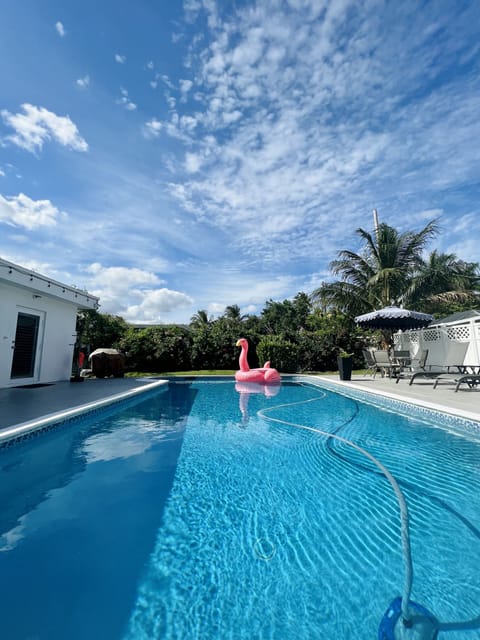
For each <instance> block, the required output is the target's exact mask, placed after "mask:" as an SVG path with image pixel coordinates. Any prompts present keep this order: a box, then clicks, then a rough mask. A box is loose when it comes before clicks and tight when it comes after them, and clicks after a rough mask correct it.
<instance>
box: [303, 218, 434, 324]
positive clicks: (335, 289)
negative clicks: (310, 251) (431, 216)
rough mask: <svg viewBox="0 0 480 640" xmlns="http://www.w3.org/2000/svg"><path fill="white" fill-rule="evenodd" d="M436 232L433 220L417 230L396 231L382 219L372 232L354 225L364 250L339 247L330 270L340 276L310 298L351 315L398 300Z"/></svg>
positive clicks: (402, 295)
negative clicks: (356, 250) (382, 221)
mask: <svg viewBox="0 0 480 640" xmlns="http://www.w3.org/2000/svg"><path fill="white" fill-rule="evenodd" d="M437 232H438V224H437V221H436V220H432V221H430V222H429V223H428V224H427V225H426V226H425V227H424V228H423V229H422V230H421V231H418V232H414V231H406V232H404V233H399V232H398V231H397V230H396V229H395V228H394V227H391V226H389V225H387V224H385V223H382V224H380V225H378V228H377V229H376V231H375V233H374V234H373V235H372V234H371V233H368V232H367V231H365V230H364V229H361V228H360V229H357V234H358V235H359V236H360V238H361V239H362V241H363V243H364V248H363V251H362V252H361V253H355V252H353V251H349V250H344V251H340V252H339V254H338V256H339V257H338V259H336V260H333V262H332V263H331V268H332V272H333V274H334V275H335V276H340V280H337V281H335V282H332V283H324V284H322V286H321V287H319V288H318V289H317V290H316V291H314V292H313V294H312V298H313V300H314V301H318V302H321V304H322V305H323V306H326V305H330V306H334V307H336V308H337V309H340V310H341V311H343V312H344V313H346V314H347V315H350V316H355V315H358V314H360V313H363V312H366V311H371V310H372V309H377V308H381V307H384V306H387V305H390V304H401V303H402V302H403V301H404V297H405V291H406V290H407V289H408V287H409V285H410V283H411V280H412V278H413V277H414V275H415V273H416V272H417V271H418V270H419V269H420V268H421V266H422V264H423V261H422V253H423V251H424V249H425V246H426V244H427V243H428V242H429V241H430V240H431V239H432V238H433V237H434V236H435V235H436V233H437Z"/></svg>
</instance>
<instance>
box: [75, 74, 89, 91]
mask: <svg viewBox="0 0 480 640" xmlns="http://www.w3.org/2000/svg"><path fill="white" fill-rule="evenodd" d="M89 85H90V76H89V75H86V76H83V78H78V80H77V86H78V87H80V88H81V89H86V88H87V87H88V86H89Z"/></svg>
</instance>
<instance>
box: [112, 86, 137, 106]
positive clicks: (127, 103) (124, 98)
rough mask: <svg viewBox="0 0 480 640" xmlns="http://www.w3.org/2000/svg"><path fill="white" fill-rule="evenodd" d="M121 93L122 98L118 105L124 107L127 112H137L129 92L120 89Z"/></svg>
mask: <svg viewBox="0 0 480 640" xmlns="http://www.w3.org/2000/svg"><path fill="white" fill-rule="evenodd" d="M120 92H121V94H122V97H121V98H119V99H118V100H117V104H121V105H123V106H124V107H125V109H126V110H127V111H135V109H136V108H137V105H136V104H135V103H134V102H132V101H131V100H130V98H129V97H128V91H127V90H126V89H123V87H120Z"/></svg>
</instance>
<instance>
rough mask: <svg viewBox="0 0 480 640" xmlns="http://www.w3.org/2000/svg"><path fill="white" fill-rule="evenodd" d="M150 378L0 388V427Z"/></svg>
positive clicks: (100, 397)
mask: <svg viewBox="0 0 480 640" xmlns="http://www.w3.org/2000/svg"><path fill="white" fill-rule="evenodd" d="M150 382H152V379H147V378H103V379H100V378H98V379H97V378H85V379H84V381H83V382H69V381H66V382H64V381H62V382H54V383H52V384H50V385H48V386H41V387H34V388H29V389H25V388H21V387H11V388H9V389H0V430H1V429H4V428H5V427H10V426H12V425H16V424H21V423H23V422H27V421H30V420H35V419H38V418H41V417H43V416H46V415H49V414H51V413H57V412H58V411H65V410H67V409H71V408H73V407H78V406H80V405H83V404H88V403H90V402H94V401H96V400H102V399H103V398H107V397H109V396H114V395H116V394H118V393H122V392H124V391H129V390H130V389H135V388H137V387H139V386H143V385H145V384H148V383H150Z"/></svg>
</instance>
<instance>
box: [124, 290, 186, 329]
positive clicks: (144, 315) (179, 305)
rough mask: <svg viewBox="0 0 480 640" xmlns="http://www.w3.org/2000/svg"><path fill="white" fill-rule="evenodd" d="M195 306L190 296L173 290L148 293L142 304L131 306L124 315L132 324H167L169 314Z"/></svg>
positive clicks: (145, 294)
mask: <svg viewBox="0 0 480 640" xmlns="http://www.w3.org/2000/svg"><path fill="white" fill-rule="evenodd" d="M191 304H193V300H192V298H191V297H190V296H188V295H186V294H185V293H181V292H180V291H172V290H171V289H165V288H162V289H155V290H152V291H146V292H145V293H144V296H143V300H142V302H141V303H140V304H136V305H131V306H129V307H128V308H127V309H126V310H125V313H124V315H123V317H124V318H125V319H126V320H129V321H131V322H152V323H154V322H165V321H167V320H168V314H170V313H172V312H174V311H177V310H179V309H183V308H185V307H189V306H190V305H191Z"/></svg>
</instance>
